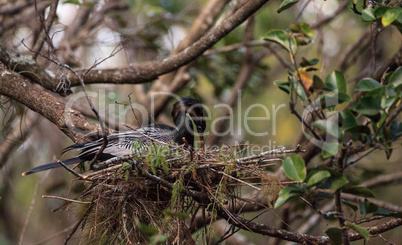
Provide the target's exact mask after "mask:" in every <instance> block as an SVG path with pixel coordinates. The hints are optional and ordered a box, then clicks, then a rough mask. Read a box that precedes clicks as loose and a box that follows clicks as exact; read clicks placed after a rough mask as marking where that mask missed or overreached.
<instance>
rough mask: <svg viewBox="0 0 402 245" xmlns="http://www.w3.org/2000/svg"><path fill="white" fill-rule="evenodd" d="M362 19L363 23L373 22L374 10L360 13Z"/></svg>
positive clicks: (369, 9) (365, 10)
mask: <svg viewBox="0 0 402 245" xmlns="http://www.w3.org/2000/svg"><path fill="white" fill-rule="evenodd" d="M362 17H363V20H365V21H373V20H375V15H374V9H372V8H366V9H364V10H363V11H362Z"/></svg>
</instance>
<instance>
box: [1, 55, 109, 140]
mask: <svg viewBox="0 0 402 245" xmlns="http://www.w3.org/2000/svg"><path fill="white" fill-rule="evenodd" d="M0 74H1V75H0V80H1V82H0V94H3V95H5V96H7V97H9V98H11V99H13V100H16V101H18V102H20V103H21V104H23V105H25V106H27V107H28V108H30V109H31V110H33V111H36V112H38V113H39V114H41V115H42V116H44V117H46V118H47V119H48V120H49V121H51V122H52V123H53V124H55V125H56V126H57V127H59V129H60V130H61V131H62V132H64V133H65V134H66V135H67V136H68V137H70V138H71V139H72V140H73V141H74V142H83V141H85V140H84V138H85V137H87V135H86V134H87V133H88V132H90V133H91V134H95V135H100V133H101V130H100V127H99V126H98V125H96V124H94V123H91V122H88V121H87V120H86V119H85V118H84V116H83V115H82V114H81V113H80V112H79V111H76V110H73V109H71V108H68V107H67V106H66V104H65V103H63V102H61V101H59V100H57V99H55V98H54V97H53V96H51V95H50V94H48V93H46V92H45V91H43V90H41V89H40V88H39V87H38V86H35V85H34V84H32V83H31V82H30V81H28V80H27V79H26V78H24V77H23V76H21V75H20V74H18V73H16V72H14V71H10V70H8V69H7V67H6V66H5V65H4V64H3V63H0ZM86 139H87V140H88V138H86Z"/></svg>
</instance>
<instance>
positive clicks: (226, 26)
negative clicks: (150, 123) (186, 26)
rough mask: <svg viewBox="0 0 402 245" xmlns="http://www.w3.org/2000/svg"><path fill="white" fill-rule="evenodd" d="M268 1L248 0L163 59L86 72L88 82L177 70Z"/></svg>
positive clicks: (132, 79) (140, 78)
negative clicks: (200, 35)
mask: <svg viewBox="0 0 402 245" xmlns="http://www.w3.org/2000/svg"><path fill="white" fill-rule="evenodd" d="M266 2H268V0H256V1H248V2H247V3H245V4H244V5H243V6H242V7H241V8H240V9H239V10H237V11H236V12H235V13H234V14H233V15H231V16H229V17H228V18H226V19H225V20H224V21H222V23H220V24H219V25H218V26H217V27H215V28H214V29H213V30H211V31H210V32H208V33H207V34H206V35H205V36H203V37H201V38H200V39H198V41H196V42H195V43H193V44H192V45H191V46H190V47H188V48H186V49H184V50H183V51H181V52H179V53H178V54H175V55H173V56H171V57H169V58H166V59H163V60H157V61H153V62H147V63H144V64H139V65H134V66H132V67H129V68H123V69H104V70H98V69H94V70H92V71H91V72H90V73H89V74H87V75H86V77H85V83H86V84H93V83H115V84H123V83H130V84H138V83H146V82H149V81H152V80H154V79H156V78H158V77H159V76H160V75H163V74H166V73H169V72H171V71H174V70H176V69H178V68H179V67H182V66H184V65H187V64H189V63H190V62H192V61H194V60H195V59H196V58H197V57H198V56H200V55H202V54H203V53H204V52H205V51H206V50H207V49H209V48H211V47H212V46H213V45H214V44H215V43H217V42H218V41H219V40H221V39H222V38H223V37H224V36H226V35H227V34H228V33H229V32H231V31H232V30H233V29H235V28H236V27H237V26H239V25H240V24H242V23H243V22H244V21H245V20H246V19H247V18H248V17H249V16H251V15H252V14H254V13H255V12H256V11H257V10H258V9H260V8H261V7H262V6H263V5H264V4H265V3H266ZM85 72H86V70H82V71H79V72H78V73H79V74H80V75H82V74H84V73H85ZM69 81H70V82H71V86H79V85H80V83H79V81H78V79H77V78H75V77H69Z"/></svg>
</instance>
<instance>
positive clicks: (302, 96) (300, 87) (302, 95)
mask: <svg viewBox="0 0 402 245" xmlns="http://www.w3.org/2000/svg"><path fill="white" fill-rule="evenodd" d="M295 88H296V94H297V95H298V96H299V97H300V99H302V100H303V101H305V100H307V95H306V91H304V88H303V85H301V84H300V83H295Z"/></svg>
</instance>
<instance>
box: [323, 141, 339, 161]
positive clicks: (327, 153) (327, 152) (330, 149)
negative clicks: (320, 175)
mask: <svg viewBox="0 0 402 245" xmlns="http://www.w3.org/2000/svg"><path fill="white" fill-rule="evenodd" d="M340 149H341V145H340V144H338V143H324V146H323V148H322V152H321V156H322V158H323V159H327V158H328V157H332V156H335V155H336V154H337V153H338V151H339V150H340Z"/></svg>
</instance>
